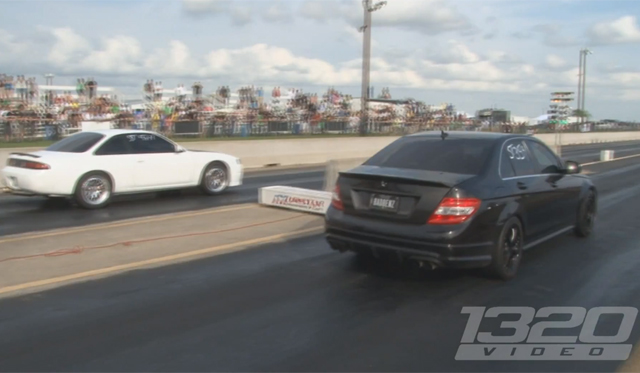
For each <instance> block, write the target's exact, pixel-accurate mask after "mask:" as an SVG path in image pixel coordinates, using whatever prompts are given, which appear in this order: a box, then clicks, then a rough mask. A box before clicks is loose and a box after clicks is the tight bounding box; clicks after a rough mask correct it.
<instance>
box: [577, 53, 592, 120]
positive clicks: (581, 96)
mask: <svg viewBox="0 0 640 373" xmlns="http://www.w3.org/2000/svg"><path fill="white" fill-rule="evenodd" d="M589 54H593V52H592V51H591V50H589V49H587V48H583V49H581V50H580V67H579V69H578V71H579V72H578V100H577V103H578V110H580V111H581V112H582V113H585V112H586V110H585V97H586V96H587V91H586V89H587V55H589ZM585 119H586V118H585V117H584V116H582V117H580V123H583V122H584V121H585Z"/></svg>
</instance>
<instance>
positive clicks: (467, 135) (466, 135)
mask: <svg viewBox="0 0 640 373" xmlns="http://www.w3.org/2000/svg"><path fill="white" fill-rule="evenodd" d="M445 133H447V134H448V136H447V137H446V138H447V139H494V140H500V139H502V140H506V139H510V138H514V137H523V136H527V135H522V134H514V133H502V132H476V131H445ZM440 136H442V132H441V131H426V132H419V133H415V134H413V135H408V136H407V137H437V138H440ZM527 137H528V136H527Z"/></svg>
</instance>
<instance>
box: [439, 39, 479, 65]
mask: <svg viewBox="0 0 640 373" xmlns="http://www.w3.org/2000/svg"><path fill="white" fill-rule="evenodd" d="M447 44H448V45H447V47H445V48H437V49H432V50H431V51H430V52H428V56H429V57H430V60H431V61H433V62H436V63H440V64H451V63H459V64H469V63H476V62H479V61H480V56H478V55H477V54H476V53H474V52H472V51H471V49H469V47H468V46H466V45H465V44H463V43H461V42H459V41H457V40H449V41H448V43H447Z"/></svg>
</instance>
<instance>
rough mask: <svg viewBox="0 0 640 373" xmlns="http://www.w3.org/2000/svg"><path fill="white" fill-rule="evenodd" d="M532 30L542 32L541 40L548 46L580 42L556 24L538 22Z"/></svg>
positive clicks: (577, 43) (571, 44)
mask: <svg viewBox="0 0 640 373" xmlns="http://www.w3.org/2000/svg"><path fill="white" fill-rule="evenodd" d="M532 30H533V31H534V32H537V33H540V34H542V42H543V43H544V44H545V45H548V46H550V47H571V46H576V45H579V44H580V40H578V39H577V38H575V37H573V36H571V35H568V34H566V33H565V30H564V29H563V27H562V26H560V25H557V24H550V23H546V24H540V25H536V26H534V27H533V29H532Z"/></svg>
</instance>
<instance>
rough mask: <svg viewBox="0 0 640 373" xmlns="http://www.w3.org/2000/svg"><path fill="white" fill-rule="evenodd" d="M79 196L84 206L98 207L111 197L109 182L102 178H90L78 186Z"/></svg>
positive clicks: (96, 176) (95, 176)
mask: <svg viewBox="0 0 640 373" xmlns="http://www.w3.org/2000/svg"><path fill="white" fill-rule="evenodd" d="M80 195H81V196H82V200H83V201H84V202H85V203H86V204H88V205H91V206H99V205H101V204H103V203H105V202H106V201H108V200H109V197H111V182H110V181H109V180H108V179H107V178H106V177H104V176H98V175H94V176H91V177H89V178H87V179H86V180H84V182H83V183H82V185H81V186H80Z"/></svg>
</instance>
